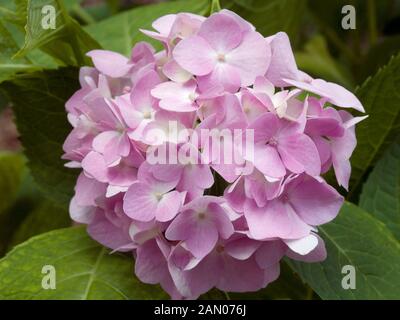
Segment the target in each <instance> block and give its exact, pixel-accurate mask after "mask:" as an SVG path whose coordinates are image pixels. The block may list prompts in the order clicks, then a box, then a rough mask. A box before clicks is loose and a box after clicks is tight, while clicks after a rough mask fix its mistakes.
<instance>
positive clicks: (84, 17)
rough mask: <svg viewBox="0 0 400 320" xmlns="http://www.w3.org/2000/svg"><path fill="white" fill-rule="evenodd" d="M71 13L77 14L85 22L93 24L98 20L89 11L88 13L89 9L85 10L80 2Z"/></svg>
mask: <svg viewBox="0 0 400 320" xmlns="http://www.w3.org/2000/svg"><path fill="white" fill-rule="evenodd" d="M71 13H72V14H74V15H76V16H77V17H78V18H79V19H81V20H82V21H83V22H84V23H85V24H92V23H95V22H96V20H95V19H94V18H93V17H92V16H91V15H90V14H89V13H87V11H85V10H83V9H82V7H81V6H80V5H79V4H78V5H76V6H74V7H73V8H72V9H71Z"/></svg>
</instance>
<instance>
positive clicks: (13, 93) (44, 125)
mask: <svg viewBox="0 0 400 320" xmlns="http://www.w3.org/2000/svg"><path fill="white" fill-rule="evenodd" d="M77 78H78V70H76V69H73V68H63V69H59V70H55V71H54V70H52V71H45V72H40V73H33V74H30V75H24V76H19V77H18V78H16V79H14V80H13V81H9V82H4V83H3V84H2V87H3V89H5V92H6V93H7V95H8V97H9V98H10V100H11V101H12V102H13V106H14V111H15V114H16V123H17V127H18V130H19V132H20V134H21V139H22V144H23V146H24V148H25V154H26V156H27V157H28V160H29V162H28V166H29V168H30V170H31V173H32V175H33V177H34V179H35V181H36V182H37V184H38V186H39V187H40V189H41V190H42V191H43V192H44V194H45V195H46V196H47V197H49V198H50V199H52V200H54V201H55V203H57V204H58V205H59V206H63V205H64V206H66V205H67V204H68V202H69V200H70V199H71V197H72V195H73V187H74V185H75V181H76V172H74V170H71V169H66V168H64V162H63V161H62V160H61V156H62V154H63V150H62V145H63V143H64V141H65V138H66V137H67V135H68V133H69V132H70V130H71V127H70V125H69V123H68V121H67V116H66V112H65V107H64V105H65V102H66V101H67V99H69V98H70V97H71V95H72V94H73V93H74V92H75V91H76V90H77V89H78V88H79V83H78V80H77Z"/></svg>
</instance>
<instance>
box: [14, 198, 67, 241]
mask: <svg viewBox="0 0 400 320" xmlns="http://www.w3.org/2000/svg"><path fill="white" fill-rule="evenodd" d="M69 226H71V218H70V217H69V213H68V211H67V210H66V209H64V208H59V207H58V206H56V205H55V204H53V203H52V202H51V201H48V200H43V201H42V202H41V203H40V204H39V205H38V206H37V207H36V208H35V209H34V210H33V211H32V212H30V213H29V214H28V216H27V217H26V218H25V219H24V220H23V221H22V223H21V224H20V225H19V226H18V228H17V229H16V230H15V231H14V233H13V236H12V239H11V241H10V243H9V245H8V247H9V248H10V249H11V248H13V247H15V246H16V245H17V244H20V243H22V242H24V241H26V240H28V239H29V238H31V237H33V236H36V235H38V234H41V233H45V232H48V231H51V230H56V229H61V228H66V227H69Z"/></svg>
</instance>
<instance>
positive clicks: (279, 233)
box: [244, 200, 311, 240]
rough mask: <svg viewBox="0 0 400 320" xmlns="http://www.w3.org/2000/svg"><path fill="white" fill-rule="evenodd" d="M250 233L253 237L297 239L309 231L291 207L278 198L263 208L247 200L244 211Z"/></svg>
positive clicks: (308, 227) (309, 228)
mask: <svg viewBox="0 0 400 320" xmlns="http://www.w3.org/2000/svg"><path fill="white" fill-rule="evenodd" d="M244 214H245V217H246V220H247V223H248V225H249V230H250V235H251V236H252V237H253V238H254V239H257V240H258V239H259V240H262V239H267V238H282V239H297V238H300V237H304V236H306V235H307V234H309V233H310V230H311V227H310V226H308V225H307V224H305V223H304V222H303V221H302V220H301V219H300V218H299V217H298V216H297V214H296V213H295V211H294V210H293V209H292V208H291V206H290V205H288V204H285V203H283V202H281V201H280V200H272V201H270V202H268V203H267V205H266V206H265V207H263V208H258V207H257V206H256V205H255V204H254V202H249V203H247V205H246V206H245V211H244Z"/></svg>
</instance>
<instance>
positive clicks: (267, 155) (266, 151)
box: [247, 144, 286, 178]
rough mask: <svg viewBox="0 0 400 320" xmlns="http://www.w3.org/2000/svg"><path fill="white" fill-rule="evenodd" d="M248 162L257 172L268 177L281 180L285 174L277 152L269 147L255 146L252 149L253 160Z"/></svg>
mask: <svg viewBox="0 0 400 320" xmlns="http://www.w3.org/2000/svg"><path fill="white" fill-rule="evenodd" d="M247 160H250V159H247ZM250 161H252V162H253V164H254V166H255V167H256V168H257V169H258V170H260V171H261V172H262V173H263V174H265V175H267V176H269V177H273V178H281V177H283V176H284V175H285V174H286V169H285V167H284V165H283V163H282V160H281V158H280V156H279V154H278V151H277V150H276V148H274V147H271V146H269V145H262V144H258V145H256V146H255V147H254V159H252V160H250Z"/></svg>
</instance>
